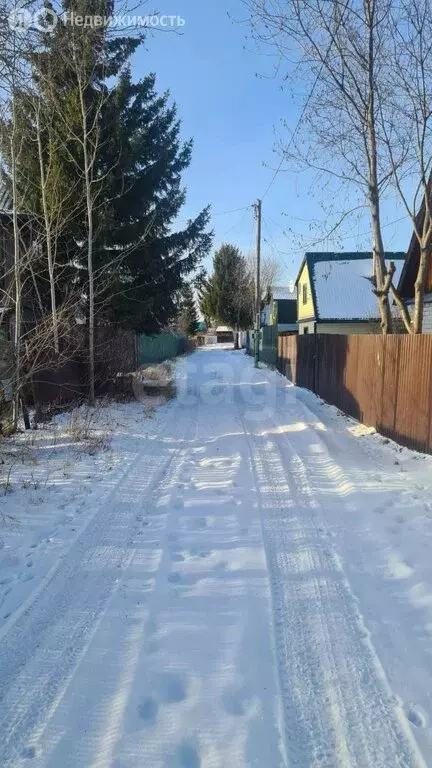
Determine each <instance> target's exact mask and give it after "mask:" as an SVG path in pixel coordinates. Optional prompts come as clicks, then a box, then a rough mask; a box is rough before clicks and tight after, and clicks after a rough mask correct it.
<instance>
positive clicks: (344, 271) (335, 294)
mask: <svg viewBox="0 0 432 768" xmlns="http://www.w3.org/2000/svg"><path fill="white" fill-rule="evenodd" d="M386 258H387V260H388V261H394V262H395V266H396V276H398V275H399V274H400V272H401V269H402V265H403V262H404V260H405V254H404V253H401V252H398V253H387V254H386ZM305 264H307V267H308V270H309V278H310V283H311V290H312V297H313V303H314V307H315V319H316V320H321V321H323V320H328V321H330V320H350V321H367V320H376V319H378V306H377V299H376V296H375V295H374V293H373V285H372V254H371V253H370V252H357V253H306V255H305V257H304V259H303V261H302V264H301V267H300V270H299V274H298V277H297V281H296V285H297V284H298V281H299V278H300V275H301V273H302V271H303V268H304V266H305Z"/></svg>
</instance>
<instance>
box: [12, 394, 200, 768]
mask: <svg viewBox="0 0 432 768" xmlns="http://www.w3.org/2000/svg"><path fill="white" fill-rule="evenodd" d="M173 405H174V407H173ZM173 411H174V413H173ZM185 413H186V411H185V410H184V409H182V408H181V406H180V405H178V404H177V403H174V404H170V405H168V406H167V413H166V416H165V418H164V419H163V421H162V424H161V426H160V427H159V429H158V430H157V433H156V435H154V436H153V435H152V439H151V440H149V441H145V442H144V447H143V450H142V451H141V452H140V453H139V455H138V457H137V459H136V460H135V462H134V463H133V464H132V466H131V467H130V468H129V470H128V471H127V472H126V474H124V475H123V476H122V477H121V479H120V482H119V483H118V485H117V486H116V488H115V489H114V490H113V492H112V494H111V497H110V503H109V504H107V501H105V503H104V505H103V507H102V508H99V509H98V510H97V511H96V512H95V513H94V514H93V515H92V516H91V518H90V520H89V523H88V525H86V526H85V527H84V529H83V530H82V531H81V533H80V535H79V537H78V539H76V540H75V542H74V543H73V545H72V547H71V548H70V550H69V551H68V553H67V554H66V556H65V557H64V558H63V560H62V561H61V562H60V563H59V564H58V566H57V567H56V568H55V570H54V572H53V573H52V575H51V577H50V580H49V582H48V583H44V588H43V590H40V589H38V590H37V592H36V595H35V596H34V599H33V600H32V601H31V602H30V603H29V604H28V605H27V606H26V609H25V610H24V611H23V612H22V613H21V614H20V615H19V616H18V618H17V619H16V621H15V622H14V623H13V624H12V625H10V626H9V627H8V626H7V627H6V629H7V630H8V631H7V632H6V633H5V635H4V637H3V640H2V645H1V649H0V681H1V690H2V693H1V696H0V764H1V765H2V766H5V768H6V766H12V765H16V764H17V762H18V761H20V759H21V758H26V757H28V756H29V755H30V754H31V756H34V755H33V751H32V748H29V747H28V744H29V742H31V741H32V739H34V738H35V734H40V733H41V732H42V731H43V730H44V728H45V726H46V723H47V721H48V720H49V718H50V717H51V716H52V714H53V711H54V710H55V708H56V706H57V705H58V702H59V701H60V700H61V698H62V697H63V695H64V692H65V690H66V688H67V686H68V684H69V683H70V681H71V679H72V677H73V675H74V673H75V671H76V669H77V667H78V666H79V664H80V661H81V660H82V658H83V656H84V655H85V651H86V649H87V648H88V646H89V643H90V642H91V638H92V637H93V635H94V632H95V629H96V628H97V625H98V623H99V622H100V620H101V618H102V616H103V614H104V613H105V611H106V609H107V606H108V604H109V602H110V600H111V599H112V597H113V595H114V594H115V591H116V590H117V588H118V585H119V582H120V580H121V573H122V570H124V569H126V568H127V566H128V564H129V563H130V561H131V559H132V557H133V553H134V541H133V529H134V524H135V523H136V513H137V507H138V508H139V509H140V510H142V507H143V499H146V496H148V495H150V493H151V489H152V488H153V487H154V486H155V485H157V483H158V481H159V479H160V478H161V477H163V476H164V474H166V472H167V471H168V469H169V466H170V464H171V463H172V461H173V460H174V458H175V456H176V451H175V450H174V449H170V444H168V447H166V446H163V445H162V446H160V447H159V452H157V450H156V446H155V443H156V444H157V441H158V439H160V438H161V437H162V438H163V435H164V432H165V428H166V425H167V424H168V423H170V424H171V421H172V420H173V418H174V420H175V415H177V417H178V418H177V427H176V428H174V430H172V429H171V428H170V440H171V439H173V438H176V435H177V437H181V436H183V434H186V429H187V425H188V424H189V420H190V419H191V418H192V419H193V417H194V414H193V412H192V411H190V412H188V418H187V420H186V421H185V420H184V419H182V418H181V416H182V415H184V414H185ZM137 494H139V495H137ZM29 750H30V751H29Z"/></svg>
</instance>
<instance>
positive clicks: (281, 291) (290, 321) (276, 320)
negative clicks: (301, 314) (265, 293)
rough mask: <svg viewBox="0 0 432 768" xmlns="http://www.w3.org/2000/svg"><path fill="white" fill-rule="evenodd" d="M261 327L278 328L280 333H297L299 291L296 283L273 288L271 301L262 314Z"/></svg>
mask: <svg viewBox="0 0 432 768" xmlns="http://www.w3.org/2000/svg"><path fill="white" fill-rule="evenodd" d="M261 325H262V326H269V325H271V326H276V327H277V331H278V333H282V332H287V331H291V332H292V333H296V332H297V289H296V287H295V285H294V283H292V284H291V285H289V286H287V287H281V286H275V287H274V288H272V290H271V299H270V301H269V302H268V303H267V304H266V305H265V307H264V309H263V310H262V313H261Z"/></svg>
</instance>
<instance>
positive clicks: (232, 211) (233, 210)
mask: <svg viewBox="0 0 432 768" xmlns="http://www.w3.org/2000/svg"><path fill="white" fill-rule="evenodd" d="M248 208H252V206H251V205H244V206H243V207H242V208H232V209H231V210H230V211H217V213H212V216H227V215H228V214H229V213H239V212H240V211H246V210H247V209H248Z"/></svg>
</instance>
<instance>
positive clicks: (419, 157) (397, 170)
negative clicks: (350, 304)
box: [379, 0, 432, 334]
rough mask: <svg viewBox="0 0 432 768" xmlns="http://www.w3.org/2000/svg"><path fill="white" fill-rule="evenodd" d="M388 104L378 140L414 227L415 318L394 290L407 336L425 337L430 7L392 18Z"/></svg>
mask: <svg viewBox="0 0 432 768" xmlns="http://www.w3.org/2000/svg"><path fill="white" fill-rule="evenodd" d="M390 21H391V24H390V31H391V39H390V46H389V52H390V55H389V56H388V57H387V59H386V69H385V86H386V91H387V98H386V101H385V103H383V101H381V103H380V113H379V121H380V139H381V142H382V144H383V148H384V152H385V154H386V155H387V157H388V159H389V162H390V168H391V172H392V181H393V183H394V186H395V188H396V190H397V192H398V194H399V196H400V199H401V201H402V204H403V206H404V208H405V210H406V212H407V214H408V216H409V218H410V220H411V222H412V225H413V233H414V234H413V240H414V242H415V241H416V242H417V246H418V250H419V263H418V269H417V276H416V280H415V295H414V308H413V312H412V317H411V316H410V314H409V313H408V310H407V308H406V306H405V304H404V303H403V302H402V301H401V299H400V297H399V296H398V295H397V293H396V292H395V291H394V290H393V288H392V292H393V296H394V298H395V301H396V303H397V305H398V307H399V309H400V311H401V315H402V318H403V320H404V323H405V327H406V329H407V331H408V332H409V333H414V334H416V333H421V332H422V326H423V309H424V293H425V286H426V280H427V277H428V274H429V270H430V267H431V244H432V197H431V190H432V4H431V2H430V0H399V2H398V3H394V4H393V5H392V9H391V15H390Z"/></svg>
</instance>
